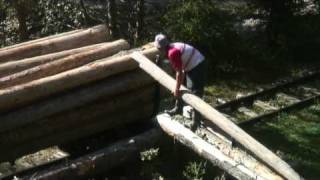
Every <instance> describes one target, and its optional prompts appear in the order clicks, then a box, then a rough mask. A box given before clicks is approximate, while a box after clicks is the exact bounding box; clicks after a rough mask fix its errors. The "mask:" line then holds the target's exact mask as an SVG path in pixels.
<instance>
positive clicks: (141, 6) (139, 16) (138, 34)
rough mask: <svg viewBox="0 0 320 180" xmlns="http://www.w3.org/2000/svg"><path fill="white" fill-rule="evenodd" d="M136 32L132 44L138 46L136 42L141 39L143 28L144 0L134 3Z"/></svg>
mask: <svg viewBox="0 0 320 180" xmlns="http://www.w3.org/2000/svg"><path fill="white" fill-rule="evenodd" d="M136 11H137V19H136V32H135V35H134V44H138V41H139V40H140V38H141V37H142V32H143V27H144V16H145V13H144V0H137V2H136Z"/></svg>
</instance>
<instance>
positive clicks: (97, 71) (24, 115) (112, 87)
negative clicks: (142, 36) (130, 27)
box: [0, 25, 158, 162]
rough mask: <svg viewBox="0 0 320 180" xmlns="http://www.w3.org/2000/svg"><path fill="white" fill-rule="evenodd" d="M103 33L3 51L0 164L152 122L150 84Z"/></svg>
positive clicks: (124, 46)
mask: <svg viewBox="0 0 320 180" xmlns="http://www.w3.org/2000/svg"><path fill="white" fill-rule="evenodd" d="M106 32H108V31H107V29H106V26H104V25H99V26H95V27H92V28H89V29H82V30H75V31H71V32H67V33H63V34H59V35H55V36H50V37H47V38H42V39H38V40H34V41H29V42H25V43H21V44H18V45H14V46H11V47H6V48H2V49H0V113H1V114H0V147H1V148H0V162H2V161H7V160H13V159H15V158H17V157H19V156H21V155H24V154H27V153H31V152H34V151H37V150H39V149H42V148H45V147H49V146H52V145H56V144H62V143H65V142H68V141H71V140H76V139H78V138H82V137H85V136H88V135H92V134H95V133H98V132H101V131H105V130H108V129H111V128H116V127H119V126H122V125H124V124H126V123H130V122H133V121H138V120H147V119H148V118H150V117H151V116H152V113H153V106H154V105H153V96H154V92H155V82H154V80H153V79H151V77H149V76H148V75H147V74H145V73H144V72H142V71H141V70H139V69H138V64H137V63H136V62H135V61H134V60H132V58H131V57H130V54H129V53H130V50H129V44H128V43H127V42H126V41H125V40H116V41H109V42H108V34H106ZM120 51H121V52H120ZM141 52H142V53H143V54H144V55H146V56H147V57H149V58H150V59H155V56H156V54H157V53H158V52H157V50H156V49H155V48H152V47H148V48H146V47H145V48H142V49H141Z"/></svg>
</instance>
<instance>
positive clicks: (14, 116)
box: [0, 70, 154, 132]
mask: <svg viewBox="0 0 320 180" xmlns="http://www.w3.org/2000/svg"><path fill="white" fill-rule="evenodd" d="M153 82H154V80H153V79H152V78H151V77H149V76H148V75H146V74H145V73H143V72H142V71H138V70H136V71H132V72H128V73H123V74H121V75H118V76H116V77H112V78H107V79H105V80H103V81H101V82H97V83H94V84H90V85H89V86H86V87H83V88H81V89H75V90H72V91H70V92H68V93H66V94H62V95H60V96H57V97H53V98H50V99H46V100H44V101H42V102H39V103H36V104H32V105H29V106H27V107H25V108H22V109H20V110H17V111H14V112H11V113H9V114H6V115H2V116H1V117H0V132H3V131H7V130H10V129H14V128H16V127H19V126H24V125H25V124H30V123H33V122H35V121H38V120H40V119H43V118H46V117H49V116H52V115H54V114H58V113H61V112H64V111H68V110H71V109H75V108H78V107H81V106H83V105H86V104H88V103H90V102H93V101H96V100H98V99H100V98H102V97H115V96H119V94H122V93H125V92H127V91H131V90H134V89H139V88H142V87H144V86H147V85H149V84H151V83H153ZM93 92H94V93H93Z"/></svg>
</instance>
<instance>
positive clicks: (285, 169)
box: [132, 52, 301, 180]
mask: <svg viewBox="0 0 320 180" xmlns="http://www.w3.org/2000/svg"><path fill="white" fill-rule="evenodd" d="M132 58H134V59H135V60H136V61H137V62H138V63H139V66H140V68H142V69H143V70H144V71H145V72H147V73H148V74H149V75H150V76H152V77H153V78H154V79H156V80H157V81H158V82H159V83H160V84H162V85H163V86H165V87H167V88H168V89H169V90H170V91H171V92H174V91H175V86H176V82H175V80H174V79H173V78H171V77H170V76H169V75H168V74H166V73H165V72H164V71H162V70H161V69H160V68H159V67H157V66H156V65H155V64H154V63H152V62H151V61H150V60H149V59H148V58H146V57H145V56H144V55H142V54H140V53H138V52H135V53H133V54H132ZM181 91H182V95H181V98H182V99H183V100H184V101H185V102H186V103H187V104H189V105H191V106H192V107H194V108H195V109H196V110H197V111H199V112H200V113H201V114H202V115H203V116H204V117H205V118H206V119H208V120H209V121H211V122H212V123H214V124H215V125H217V126H218V127H219V128H221V129H222V130H223V131H225V132H226V133H227V134H229V135H230V136H231V137H232V138H234V139H235V140H236V141H237V142H239V143H240V144H241V145H243V146H244V147H245V148H246V149H248V150H249V151H251V152H252V153H253V154H254V155H256V156H257V157H258V158H259V159H261V160H262V161H263V162H265V163H266V164H267V165H268V166H270V167H271V168H272V169H273V170H275V171H276V172H278V173H279V174H280V175H281V176H283V177H285V178H287V179H290V180H291V179H292V180H300V179H301V177H300V175H299V174H298V173H297V172H295V171H294V170H293V169H292V168H291V167H290V166H289V165H288V164H287V163H286V162H284V161H283V160H282V159H280V158H279V157H278V156H276V155H275V154H274V153H273V152H271V151H270V150H269V149H267V148H266V147H265V146H263V145H262V144H260V143H259V142H257V141H256V140H255V139H254V138H252V137H251V136H250V135H249V134H247V133H246V132H245V131H243V130H242V129H241V128H239V127H238V126H237V125H235V124H234V123H233V122H232V121H230V120H229V119H227V118H226V117H225V116H223V115H222V114H221V113H220V112H218V111H217V110H215V109H214V108H212V107H211V106H210V105H208V104H207V103H205V102H204V101H203V100H202V99H200V98H199V97H197V96H195V95H193V94H191V93H190V91H189V90H188V89H187V88H186V87H184V86H183V87H181Z"/></svg>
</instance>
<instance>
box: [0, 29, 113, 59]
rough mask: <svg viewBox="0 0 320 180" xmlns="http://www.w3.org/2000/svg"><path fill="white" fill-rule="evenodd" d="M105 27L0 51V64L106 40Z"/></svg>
mask: <svg viewBox="0 0 320 180" xmlns="http://www.w3.org/2000/svg"><path fill="white" fill-rule="evenodd" d="M107 32H108V31H107V27H106V26H105V25H99V26H95V27H92V28H89V29H86V30H83V31H79V32H76V33H71V34H67V35H65V36H58V37H57V38H52V39H47V40H43V41H38V42H35V43H31V44H26V45H23V46H17V47H15V48H9V49H7V50H3V51H0V62H8V61H13V60H18V59H23V58H28V57H34V56H40V55H43V54H49V53H53V52H59V51H63V50H68V49H74V48H78V47H82V46H87V45H90V44H96V43H101V42H104V41H106V40H107V38H108V35H107Z"/></svg>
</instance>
